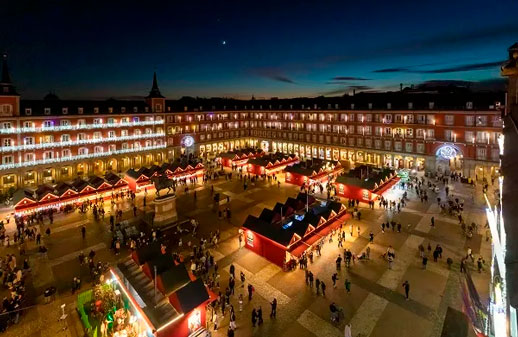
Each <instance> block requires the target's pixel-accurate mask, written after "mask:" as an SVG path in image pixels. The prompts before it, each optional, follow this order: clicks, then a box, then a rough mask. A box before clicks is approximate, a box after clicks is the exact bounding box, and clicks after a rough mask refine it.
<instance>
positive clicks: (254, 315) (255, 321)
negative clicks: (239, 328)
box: [252, 308, 257, 328]
mask: <svg viewBox="0 0 518 337" xmlns="http://www.w3.org/2000/svg"><path fill="white" fill-rule="evenodd" d="M256 323H257V312H256V311H255V308H254V309H252V327H254V328H255V324H256Z"/></svg>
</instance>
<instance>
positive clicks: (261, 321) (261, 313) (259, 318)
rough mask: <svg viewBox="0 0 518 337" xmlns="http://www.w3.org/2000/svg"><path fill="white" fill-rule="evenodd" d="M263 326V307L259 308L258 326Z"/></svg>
mask: <svg viewBox="0 0 518 337" xmlns="http://www.w3.org/2000/svg"><path fill="white" fill-rule="evenodd" d="M262 324H263V309H262V308H261V306H259V309H257V325H262Z"/></svg>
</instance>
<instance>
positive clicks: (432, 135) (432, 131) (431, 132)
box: [426, 129, 435, 139]
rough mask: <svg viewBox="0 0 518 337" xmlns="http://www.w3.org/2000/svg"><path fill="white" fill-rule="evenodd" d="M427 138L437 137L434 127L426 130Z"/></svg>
mask: <svg viewBox="0 0 518 337" xmlns="http://www.w3.org/2000/svg"><path fill="white" fill-rule="evenodd" d="M426 138H432V139H433V138H435V130H434V129H428V130H426Z"/></svg>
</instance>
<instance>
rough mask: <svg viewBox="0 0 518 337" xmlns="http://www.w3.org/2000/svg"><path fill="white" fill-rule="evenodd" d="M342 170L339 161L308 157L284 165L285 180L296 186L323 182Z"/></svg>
mask: <svg viewBox="0 0 518 337" xmlns="http://www.w3.org/2000/svg"><path fill="white" fill-rule="evenodd" d="M342 171H343V168H342V165H341V164H340V162H339V161H324V160H320V159H310V160H307V161H305V162H301V163H298V164H295V165H291V166H288V167H286V169H285V170H284V172H286V182H287V183H290V184H294V185H298V186H311V185H313V184H315V183H322V184H325V183H327V182H328V181H330V180H332V179H333V178H334V177H336V176H337V175H338V174H340V172H342Z"/></svg>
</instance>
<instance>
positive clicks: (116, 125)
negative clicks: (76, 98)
mask: <svg viewBox="0 0 518 337" xmlns="http://www.w3.org/2000/svg"><path fill="white" fill-rule="evenodd" d="M161 124H164V120H163V119H160V120H153V121H133V122H120V123H97V124H76V125H56V126H50V127H46V126H43V127H39V128H37V127H31V128H26V127H22V128H14V127H13V128H3V129H0V134H23V133H30V132H57V131H69V130H71V131H74V130H88V129H110V128H123V127H130V128H131V127H135V126H147V125H161Z"/></svg>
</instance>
